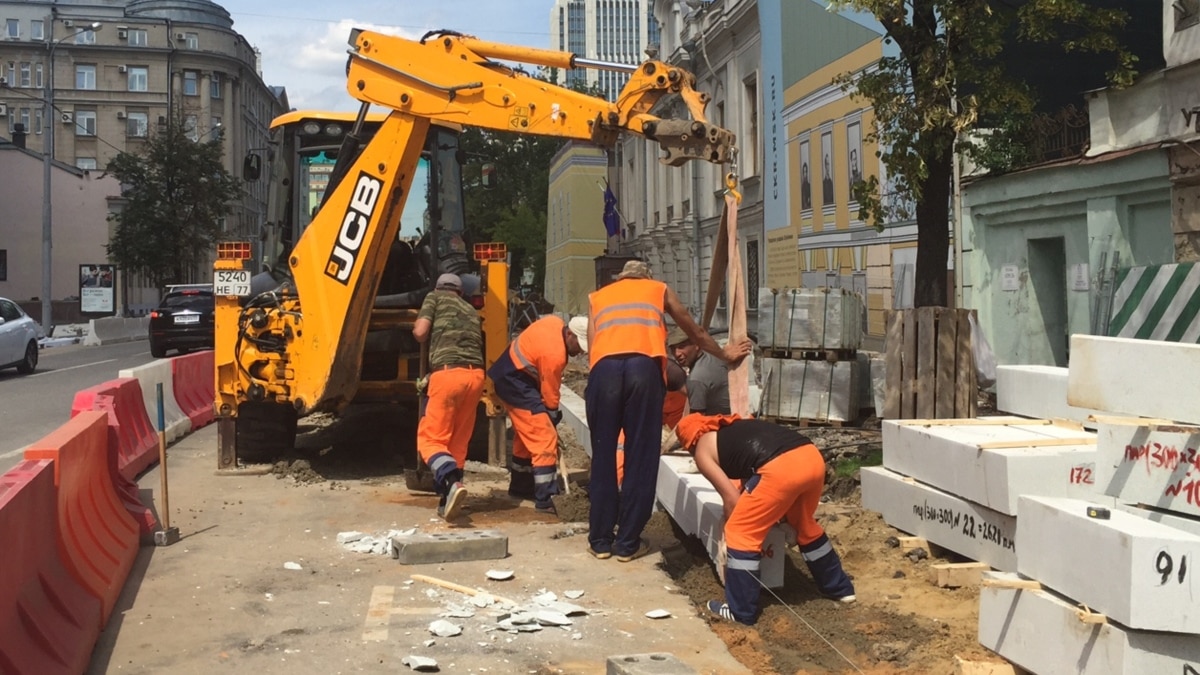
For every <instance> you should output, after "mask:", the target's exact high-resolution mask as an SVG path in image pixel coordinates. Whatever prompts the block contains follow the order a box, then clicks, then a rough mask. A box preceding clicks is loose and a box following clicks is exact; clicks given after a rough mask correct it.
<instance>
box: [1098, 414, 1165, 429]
mask: <svg viewBox="0 0 1200 675" xmlns="http://www.w3.org/2000/svg"><path fill="white" fill-rule="evenodd" d="M1088 420H1089V421H1092V422H1095V423H1097V424H1129V425H1133V426H1136V427H1141V426H1158V425H1164V424H1165V425H1168V426H1176V424H1175V421H1174V420H1164V419H1162V418H1159V417H1126V416H1124V415H1088Z"/></svg>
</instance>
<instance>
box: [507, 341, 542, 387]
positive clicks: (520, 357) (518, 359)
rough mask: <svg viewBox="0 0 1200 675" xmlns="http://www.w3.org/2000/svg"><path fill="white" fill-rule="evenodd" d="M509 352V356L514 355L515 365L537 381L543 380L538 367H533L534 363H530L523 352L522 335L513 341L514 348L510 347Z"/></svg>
mask: <svg viewBox="0 0 1200 675" xmlns="http://www.w3.org/2000/svg"><path fill="white" fill-rule="evenodd" d="M508 351H509V354H511V355H512V360H513V362H514V363H516V364H517V367H518V368H520V369H522V370H524V371H525V372H526V373H529V374H530V375H532V376H533V377H534V378H535V379H537V380H541V376H540V375H538V370H537V367H536V366H534V365H533V361H530V360H529V359H528V358H527V357H526V356H525V352H523V351H521V336H520V335H518V336H517V338H516V339H515V340H513V341H512V346H510V347H509V348H508Z"/></svg>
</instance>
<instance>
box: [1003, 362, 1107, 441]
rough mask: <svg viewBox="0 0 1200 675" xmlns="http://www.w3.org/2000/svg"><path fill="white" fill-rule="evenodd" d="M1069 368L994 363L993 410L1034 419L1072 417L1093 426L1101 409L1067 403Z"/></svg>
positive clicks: (1063, 418) (1101, 413)
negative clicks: (1094, 416)
mask: <svg viewBox="0 0 1200 675" xmlns="http://www.w3.org/2000/svg"><path fill="white" fill-rule="evenodd" d="M1067 379H1068V369H1067V368H1059V367H1057V366H997V367H996V410H998V411H1000V412H1005V413H1011V414H1013V415H1021V416H1024V417H1033V418H1037V419H1062V420H1074V421H1076V422H1079V423H1081V424H1083V425H1084V426H1087V427H1089V428H1091V427H1092V425H1093V423H1092V421H1091V417H1092V416H1093V415H1097V416H1098V415H1106V414H1109V413H1105V412H1103V411H1100V410H1090V409H1088V408H1077V407H1075V406H1072V405H1070V404H1068V403H1067Z"/></svg>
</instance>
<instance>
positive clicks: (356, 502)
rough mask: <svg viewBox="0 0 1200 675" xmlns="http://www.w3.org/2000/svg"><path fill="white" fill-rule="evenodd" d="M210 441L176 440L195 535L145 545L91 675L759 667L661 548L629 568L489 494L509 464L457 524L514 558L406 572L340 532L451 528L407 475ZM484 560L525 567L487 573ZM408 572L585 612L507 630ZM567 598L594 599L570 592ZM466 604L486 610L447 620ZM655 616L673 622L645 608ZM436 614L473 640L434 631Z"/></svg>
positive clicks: (176, 515)
mask: <svg viewBox="0 0 1200 675" xmlns="http://www.w3.org/2000/svg"><path fill="white" fill-rule="evenodd" d="M216 447H217V441H216V427H215V426H212V425H210V426H208V427H205V428H204V429H202V430H200V431H199V432H197V433H195V434H192V435H191V436H188V437H186V438H184V439H182V440H180V441H179V442H178V443H177V444H176V445H174V446H172V447H171V448H170V451H169V459H168V462H169V475H170V481H171V482H170V500H171V525H173V526H175V527H177V528H179V530H180V534H181V535H182V537H183V539H182V541H180V542H178V543H176V544H174V545H172V546H169V547H162V548H154V547H143V548H142V549H141V551H140V553H139V556H138V559H137V561H136V563H135V565H134V569H133V571H132V572H131V574H130V576H129V579H128V581H127V583H126V585H125V590H124V593H123V594H122V597H121V600H120V601H119V603H118V606H117V609H116V611H115V612H114V613H113V616H112V619H111V620H110V622H109V625H108V627H107V630H106V631H105V632H104V633H103V634H102V635H101V636H100V640H99V642H98V643H97V645H96V649H95V651H94V653H93V656H92V664H91V668H90V669H89V671H88V672H89V673H158V672H171V673H206V674H207V673H211V672H230V673H233V672H237V673H255V674H256V675H267V674H269V673H287V674H288V675H295V674H297V673H349V672H355V673H358V672H367V673H376V672H378V673H384V672H386V673H396V672H410V671H409V669H408V667H407V666H405V665H403V664H402V663H401V660H402V659H403V658H404V657H406V656H408V655H410V654H415V655H420V656H426V657H432V658H434V659H437V662H438V665H439V666H440V672H442V673H489V674H495V673H597V674H599V673H604V672H605V663H606V659H607V657H609V656H614V655H624V654H640V653H649V652H660V653H661V652H665V653H671V654H674V655H675V656H676V657H677V658H679V659H680V660H682V661H683V662H685V663H687V664H688V665H689V666H691V667H692V668H694V669H695V670H696V671H697V672H702V673H722V674H724V673H747V672H749V671H748V670H746V669H745V668H744V667H743V666H742V665H740V664H739V663H738V662H737V661H736V660H734V659H733V657H732V656H730V654H729V652H728V651H727V649H726V647H725V644H724V643H723V642H722V641H721V640H720V639H719V638H718V637H716V636H715V635H714V634H713V633H712V632H711V631H710V630H709V628H708V626H707V625H706V624H705V622H704V621H703V620H702V619H701V618H699V616H698V615H697V610H696V608H695V607H693V606H692V605H691V603H690V602H689V601H688V598H687V597H686V596H685V595H682V594H680V593H678V592H676V591H675V590H674V585H673V584H672V581H671V579H670V578H669V577H668V576H667V575H666V574H664V573H663V572H661V571H660V570H659V569H658V567H657V563H658V561H659V559H660V555H659V554H658V553H653V554H651V555H650V556H648V557H646V558H643V559H641V560H636V561H633V562H631V563H624V564H623V563H619V562H617V561H616V560H615V559H609V560H604V561H598V560H595V559H593V558H592V557H591V556H589V555H588V554H587V553H586V551H585V548H586V546H587V539H586V526H585V525H584V526H580V525H578V524H577V525H575V526H571V525H569V524H566V523H561V522H558V521H557V520H554V519H549V518H547V517H545V516H541V515H539V514H536V513H535V512H534V511H533V509H532V506H531V504H530V503H528V502H526V503H524V504H521V505H518V504H517V503H516V502H513V501H510V500H508V499H507V498H497V499H486V497H487V496H488V494H489V492H490V491H491V490H492V489H495V490H496V491H497V493H500V492H502V491H503V490H504V487H505V485H506V482H497V478H500V479H503V480H504V481H507V478H506V477H505V476H504V475H503V474H501V475H499V476H496V475H491V476H477V475H469V476H468V487H469V488H470V489H471V495H470V497H469V498H468V500H467V507H468V508H471V509H472V510H471V511H469V512H468V513H469V518H466V519H464V520H463V521H462V522H460V523H459V526H460V527H465V528H476V529H495V530H499V531H501V532H503V533H504V534H506V535H507V536H508V537H509V557H508V558H507V559H504V560H487V561H478V562H462V563H446V564H439V565H419V566H405V565H401V564H399V563H398V562H397V561H396V560H393V559H392V558H391V557H389V556H386V555H372V554H364V553H352V552H349V551H347V550H345V549H344V548H343V547H342V546H341V545H339V544H338V543H337V540H336V539H337V534H338V533H339V532H344V531H350V530H358V531H361V532H365V533H367V534H382V533H384V532H386V531H387V530H392V529H396V530H406V529H409V528H418V529H417V531H418V532H424V533H432V532H440V531H447V530H450V529H453V528H451V527H450V526H448V525H447V524H446V523H444V522H442V521H441V520H440V519H435V518H434V508H435V506H436V499H435V498H434V497H433V496H432V495H426V494H419V493H409V492H408V490H407V489H406V488H405V487H404V483H403V478H402V477H399V476H396V477H389V478H385V479H370V480H351V481H322V482H317V483H311V484H300V483H297V482H295V481H294V480H293V479H291V478H285V479H279V478H276V477H275V476H274V475H258V476H249V475H247V476H218V475H216ZM485 479H486V480H487V481H490V482H485ZM159 481H160V478H159V472H158V469H157V468H155V469H154V470H152V471H151V472H150V473H148V474H146V475H145V476H143V477H142V479H141V481H140V484H141V488H142V495H143V499H149V498H150V497H151V496H152V497H153V500H154V504H155V510H156V511H158V510H159V509H161V501H160V500H161V495H160V493H159V492H160V491H159ZM576 531H578V533H576ZM289 562H291V563H296V564H298V565H299V566H300V567H301V568H302V569H299V570H294V569H287V568H285V563H289ZM488 570H512V571H513V572H514V575H513V578H512V579H511V580H508V581H491V580H489V579H488V578H487V576H486V572H487V571H488ZM412 574H424V575H428V576H432V577H436V578H438V579H442V580H445V581H449V582H453V583H456V584H460V585H463V586H468V587H471V588H482V589H486V590H487V591H489V592H491V593H493V594H494V595H496V596H502V597H506V598H511V599H513V600H514V601H516V602H518V603H521V604H522V605H525V606H528V607H536V605H535V604H534V603H533V602H532V598H533V597H534V596H536V595H539V594H541V593H544V592H546V591H550V592H553V593H555V594H556V595H557V596H558V599H559V600H562V601H567V602H571V603H573V604H576V605H579V606H581V607H583V608H585V609H586V610H587V612H588V613H587V614H586V615H584V616H572V617H571V621H572V622H573V623H572V625H569V626H564V627H546V628H545V629H543V630H541V631H540V632H529V633H525V632H522V633H518V634H512V633H509V632H506V631H504V630H499V629H497V628H498V626H497V622H498V620H499V619H500V618H501V616H500V615H501V614H502V612H501V611H500V610H498V609H497V608H496V607H495V606H493V607H487V608H477V607H474V606H472V605H471V604H470V603H469V602H468V598H467V596H465V595H462V594H459V593H457V592H454V591H449V590H445V589H443V588H438V587H436V586H433V585H430V584H427V583H423V582H411V578H410V575H412ZM410 582H411V583H410ZM568 590H581V591H583V592H584V594H583V596H582V597H580V598H578V599H574V600H568V599H567V598H566V597H565V596H564V593H565V591H568ZM455 608H457V609H460V610H468V611H473V612H474V616H471V617H462V618H453V617H450V618H447V617H444V616H443V615H445V614H446V613H447V611H449V610H451V609H455ZM656 609H663V610H667V611H668V612H670V614H671V617H670V618H666V619H658V620H655V619H649V618H646V617H645V616H644V615H645V613H646V612H648V611H651V610H656ZM462 613H463V614H466V613H467V612H462ZM438 619H445V620H447V621H450V622H452V623H454V624H456V625H459V626H461V627H462V634H461V635H458V636H456V637H445V638H444V637H435V636H433V635H431V634H430V632H429V630H428V626H429V624H430V623H431V622H433V621H436V620H438ZM431 640H432V641H433V642H432V644H429V646H426V643H427V642H428V641H431Z"/></svg>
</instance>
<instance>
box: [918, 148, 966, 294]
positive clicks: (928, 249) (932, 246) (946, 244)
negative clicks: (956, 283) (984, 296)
mask: <svg viewBox="0 0 1200 675" xmlns="http://www.w3.org/2000/svg"><path fill="white" fill-rule="evenodd" d="M940 145H942V146H943V147H944V148H945V149H944V150H940V151H939V152H938V153H937V154H936V155H935V156H934V157H931V158H929V159H930V160H932V161H930V162H929V163H928V164H927V166H928V167H929V174H928V176H926V178H925V180H924V181H922V183H921V200H920V201H919V202H917V269H916V275H915V276H916V278H915V288H914V290H913V306H914V307H945V306H946V300H947V297H948V296H947V288H946V286H947V284H946V278H947V275H946V262H947V257H948V256H949V249H950V188H951V186H950V180H951V173H952V172H953V164H952V162H953V152H952V150H951V147H952V144H951V143H944V144H940ZM960 272H961V270H955V274H959V273H960Z"/></svg>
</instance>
